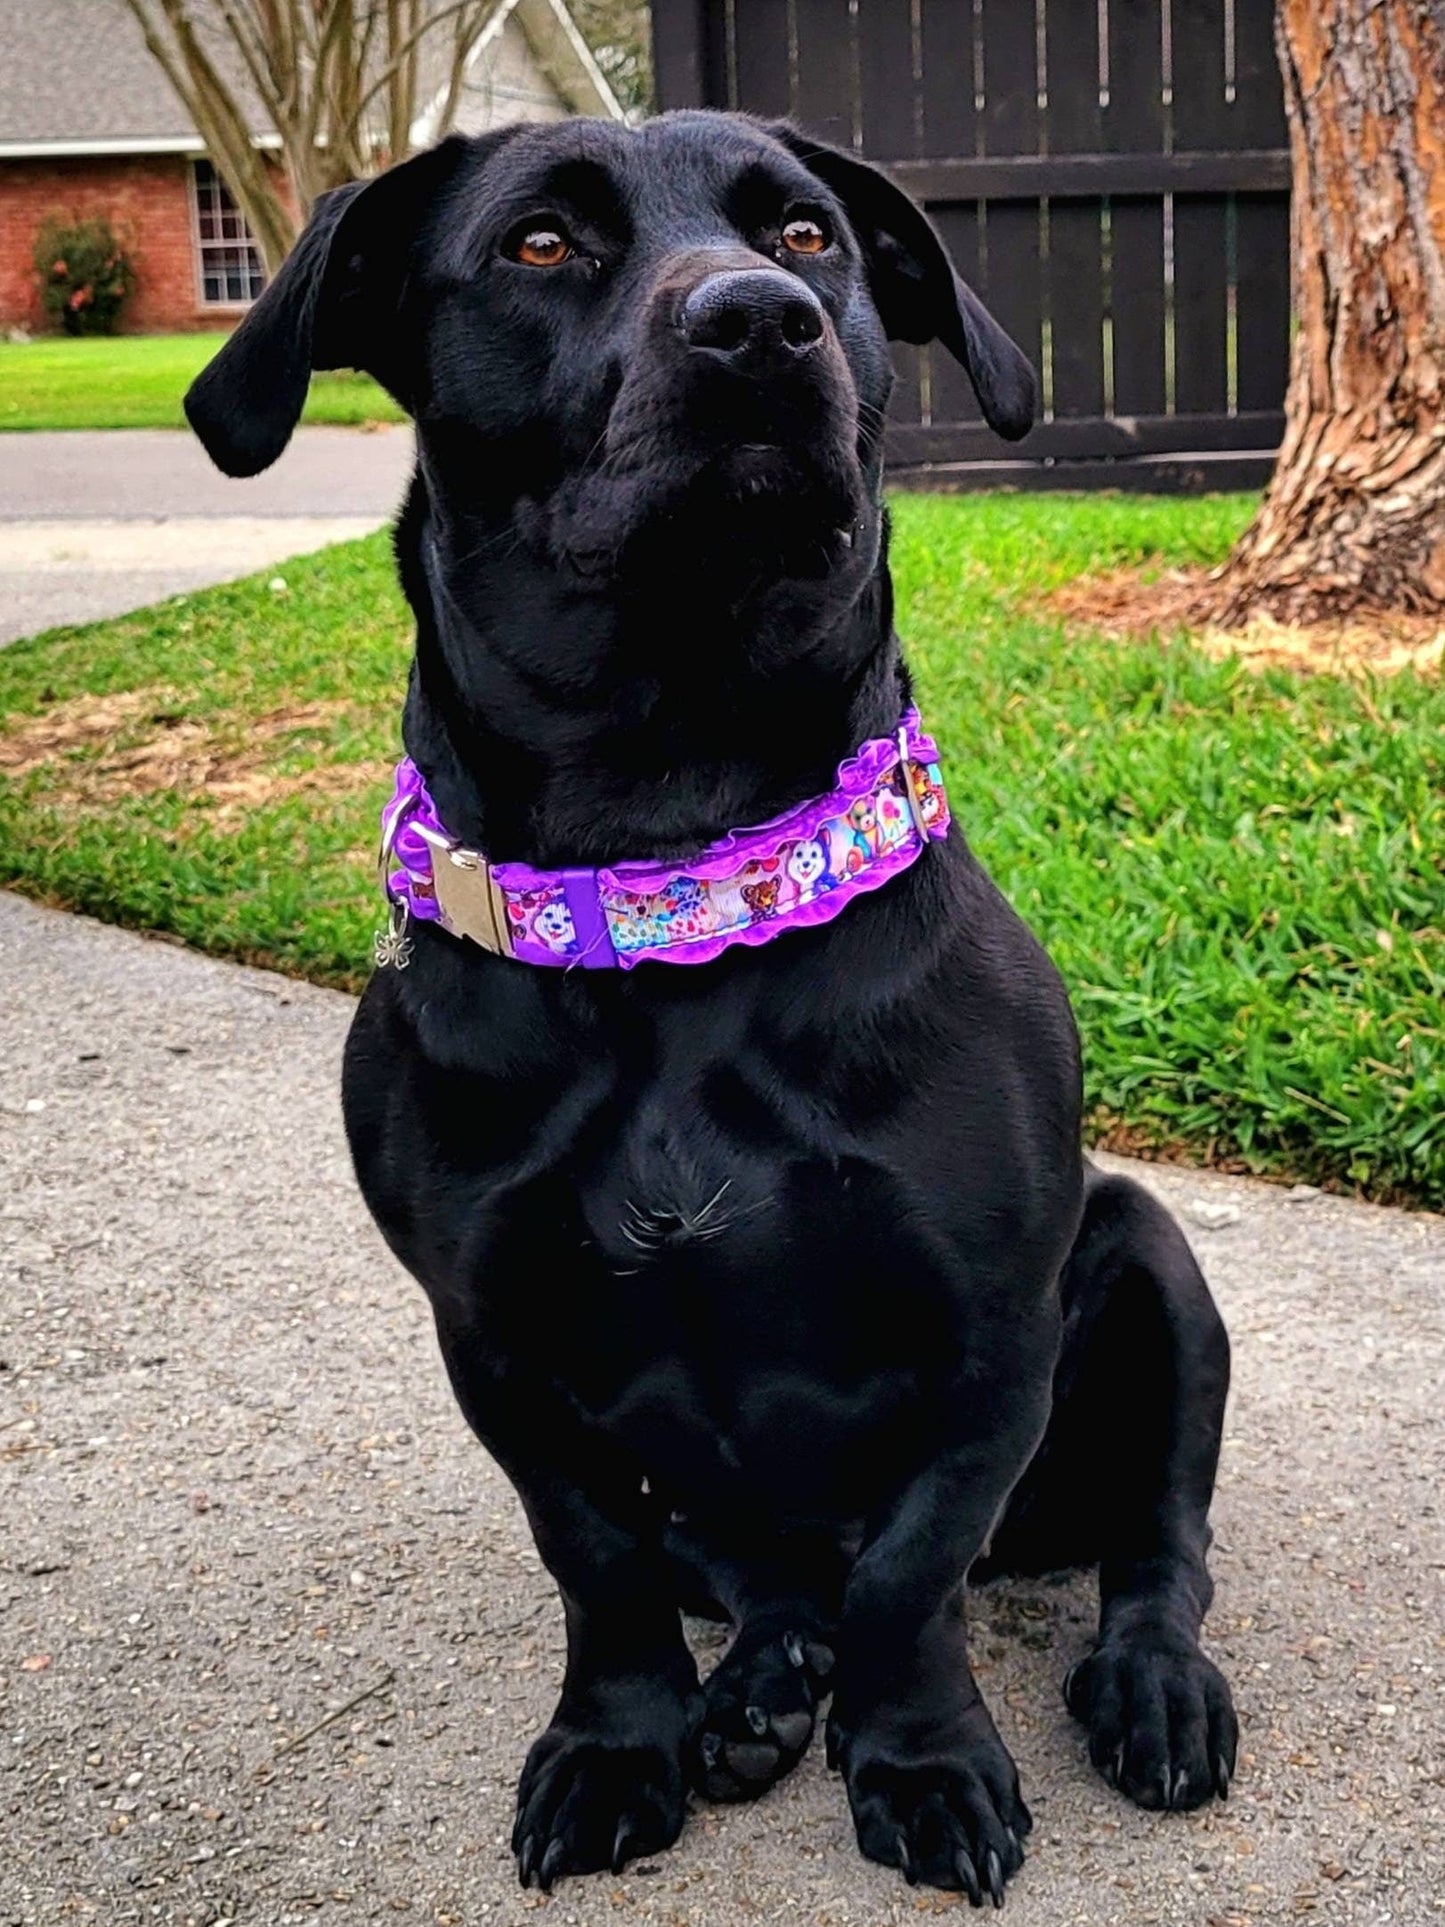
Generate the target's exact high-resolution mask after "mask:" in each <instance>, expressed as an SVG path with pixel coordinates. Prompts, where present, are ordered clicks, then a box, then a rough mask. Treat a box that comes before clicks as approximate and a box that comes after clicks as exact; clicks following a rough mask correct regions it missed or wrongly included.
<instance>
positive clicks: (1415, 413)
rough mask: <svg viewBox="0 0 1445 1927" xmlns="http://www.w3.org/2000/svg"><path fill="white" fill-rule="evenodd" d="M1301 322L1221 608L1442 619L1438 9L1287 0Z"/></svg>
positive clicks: (1442, 112)
mask: <svg viewBox="0 0 1445 1927" xmlns="http://www.w3.org/2000/svg"><path fill="white" fill-rule="evenodd" d="M1275 38H1276V44H1277V46H1278V51H1279V59H1280V66H1281V68H1282V70H1283V73H1284V82H1285V102H1286V107H1287V110H1288V115H1289V128H1290V148H1291V152H1292V156H1293V164H1294V201H1293V210H1294V211H1293V225H1294V237H1293V241H1294V308H1295V315H1296V319H1297V323H1298V333H1297V335H1296V337H1295V343H1294V354H1293V363H1292V367H1291V373H1290V388H1289V398H1288V401H1287V403H1286V410H1287V422H1286V428H1285V437H1284V444H1283V446H1282V448H1281V449H1280V454H1279V461H1278V463H1277V465H1276V468H1275V471H1274V477H1273V480H1272V481H1271V483H1270V486H1269V489H1268V491H1267V493H1266V495H1265V498H1264V501H1263V503H1262V504H1261V506H1260V509H1259V513H1258V514H1257V516H1256V517H1255V520H1254V522H1253V523H1252V524H1251V526H1250V528H1249V529H1248V530H1247V531H1246V533H1245V534H1244V536H1243V537H1242V539H1241V541H1240V543H1239V545H1238V547H1237V548H1236V550H1235V552H1234V554H1233V556H1232V557H1231V558H1230V560H1229V562H1228V563H1227V564H1226V565H1225V568H1224V570H1223V571H1222V573H1221V576H1220V579H1219V585H1218V588H1219V595H1220V601H1221V606H1220V611H1219V617H1220V619H1221V620H1222V621H1223V622H1225V623H1227V624H1229V625H1231V626H1234V625H1238V624H1239V623H1240V622H1242V621H1244V620H1245V619H1246V618H1247V617H1248V616H1250V615H1252V614H1256V613H1268V614H1270V615H1274V616H1277V617H1283V618H1285V619H1294V620H1305V621H1309V620H1317V619H1320V618H1329V617H1332V616H1340V615H1345V614H1348V613H1350V612H1351V611H1353V610H1359V609H1373V610H1404V611H1412V612H1417V613H1435V612H1442V613H1445V416H1442V404H1445V7H1442V6H1441V4H1440V0H1280V3H1279V8H1278V12H1277V15H1276V21H1275Z"/></svg>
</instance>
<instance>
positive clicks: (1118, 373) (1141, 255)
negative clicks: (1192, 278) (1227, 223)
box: [1109, 194, 1164, 415]
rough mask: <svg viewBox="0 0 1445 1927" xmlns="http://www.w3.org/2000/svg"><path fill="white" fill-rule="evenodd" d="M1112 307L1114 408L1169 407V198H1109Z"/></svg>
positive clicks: (1146, 411)
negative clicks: (1166, 277)
mask: <svg viewBox="0 0 1445 1927" xmlns="http://www.w3.org/2000/svg"><path fill="white" fill-rule="evenodd" d="M1109 230H1110V236H1109V260H1110V268H1109V284H1110V292H1109V307H1110V314H1111V317H1112V320H1113V335H1114V413H1115V414H1116V415H1162V414H1163V413H1164V203H1163V201H1162V200H1161V199H1160V198H1159V196H1158V195H1157V194H1148V195H1145V194H1140V195H1124V194H1116V195H1115V196H1114V198H1113V200H1112V201H1111V202H1110V203H1109Z"/></svg>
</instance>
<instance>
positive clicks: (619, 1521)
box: [438, 1319, 702, 1892]
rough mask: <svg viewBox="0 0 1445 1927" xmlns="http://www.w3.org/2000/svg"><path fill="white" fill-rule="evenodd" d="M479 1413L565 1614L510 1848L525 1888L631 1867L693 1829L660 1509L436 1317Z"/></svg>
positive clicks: (697, 1701) (598, 1443) (526, 1383)
mask: <svg viewBox="0 0 1445 1927" xmlns="http://www.w3.org/2000/svg"><path fill="white" fill-rule="evenodd" d="M438 1330H439V1334H440V1337H441V1345H442V1355H443V1357H444V1358H445V1360H446V1364H447V1370H448V1372H449V1373H450V1375H451V1380H452V1384H453V1386H454V1388H455V1390H456V1393H457V1397H458V1400H459V1402H460V1404H461V1407H462V1410H463V1412H464V1413H465V1414H466V1417H467V1420H468V1422H469V1424H470V1425H471V1427H472V1429H473V1431H474V1432H476V1434H477V1436H478V1437H479V1438H480V1439H481V1441H482V1443H483V1444H484V1445H485V1446H486V1447H487V1449H488V1451H490V1452H491V1454H492V1456H493V1457H494V1458H495V1459H496V1460H497V1461H498V1463H499V1464H500V1465H501V1467H502V1469H503V1470H504V1471H505V1472H506V1474H507V1476H508V1477H509V1478H510V1480H511V1481H512V1484H513V1485H514V1486H515V1487H516V1490H517V1493H518V1496H519V1497H520V1499H521V1501H522V1504H523V1506H524V1507H525V1509H526V1513H527V1518H528V1521H529V1523H530V1525H531V1528H532V1534H533V1537H534V1538H535V1540H536V1543H537V1550H538V1552H539V1553H540V1554H541V1556H542V1560H543V1562H544V1564H545V1565H546V1567H547V1569H548V1571H549V1572H550V1573H551V1574H552V1577H553V1578H554V1579H555V1580H556V1582H557V1589H558V1591H559V1592H560V1594H561V1596H562V1606H563V1610H564V1613H565V1615H566V1622H567V1672H566V1677H565V1680H564V1683H563V1686H562V1694H561V1698H560V1699H559V1700H558V1702H557V1708H556V1711H555V1712H554V1713H553V1715H552V1721H551V1724H550V1725H549V1726H548V1727H547V1729H546V1731H545V1732H544V1733H543V1734H542V1735H541V1737H540V1738H539V1739H538V1740H537V1741H536V1742H535V1744H534V1745H533V1747H532V1749H531V1751H530V1752H529V1753H528V1755H527V1761H526V1764H525V1766H524V1767H523V1769H522V1777H521V1781H520V1784H519V1786H518V1789H517V1819H516V1825H515V1827H514V1828H513V1832H512V1850H513V1852H514V1853H515V1854H516V1856H517V1871H518V1874H519V1875H520V1877H521V1881H522V1885H523V1886H524V1887H526V1886H530V1885H531V1882H532V1880H533V1878H534V1877H535V1878H536V1880H537V1882H538V1884H539V1885H540V1886H541V1887H542V1889H543V1890H544V1892H545V1891H547V1890H549V1889H550V1888H551V1886H552V1884H553V1882H554V1881H555V1880H557V1879H559V1878H560V1877H561V1876H562V1875H564V1874H573V1873H594V1872H598V1871H600V1870H602V1869H604V1868H611V1869H612V1871H613V1872H614V1873H615V1872H618V1871H620V1870H621V1868H622V1866H623V1865H624V1864H625V1863H626V1862H627V1861H628V1860H631V1859H635V1858H637V1857H638V1856H639V1855H646V1854H650V1853H658V1852H660V1851H661V1850H662V1849H663V1848H664V1847H669V1846H671V1845H672V1843H673V1841H674V1840H676V1838H677V1836H678V1834H679V1833H680V1832H681V1830H682V1821H683V1812H684V1803H685V1798H686V1781H685V1776H684V1764H683V1762H684V1754H685V1751H686V1748H687V1744H688V1740H689V1737H690V1735H691V1732H692V1730H693V1728H694V1727H695V1726H696V1724H697V1721H698V1719H699V1718H700V1716H701V1710H702V1699H701V1695H700V1693H699V1691H698V1680H697V1668H696V1666H695V1665H694V1663H693V1660H692V1657H691V1655H690V1654H689V1652H688V1650H687V1647H686V1645H685V1644H684V1642H683V1638H682V1626H681V1620H680V1618H679V1614H678V1609H677V1603H676V1595H675V1592H674V1591H673V1590H672V1589H671V1588H669V1586H668V1585H667V1583H666V1580H665V1577H664V1569H663V1562H662V1551H661V1528H660V1523H659V1521H658V1520H657V1519H656V1517H655V1516H654V1511H653V1508H652V1507H651V1506H650V1505H649V1503H648V1501H647V1500H646V1499H645V1498H644V1496H643V1494H642V1491H641V1487H640V1482H639V1480H638V1479H637V1477H636V1475H635V1473H634V1471H633V1470H632V1468H631V1467H630V1466H629V1464H628V1463H627V1461H626V1459H625V1456H624V1455H622V1454H620V1453H614V1450H613V1449H612V1448H611V1447H610V1446H609V1445H608V1443H607V1441H605V1440H601V1439H599V1438H598V1437H597V1435H596V1434H595V1433H592V1432H590V1431H589V1430H588V1429H587V1428H585V1427H584V1426H583V1425H582V1424H581V1423H580V1421H579V1420H578V1418H577V1416H576V1412H575V1409H574V1408H572V1407H571V1406H570V1404H569V1403H568V1402H567V1401H565V1400H563V1399H562V1398H560V1397H559V1396H557V1394H556V1393H555V1392H554V1391H553V1389H552V1388H551V1387H550V1386H549V1385H547V1384H546V1383H545V1382H543V1381H541V1380H540V1379H538V1378H535V1377H533V1376H532V1375H531V1374H529V1373H522V1372H519V1371H516V1370H514V1369H512V1368H510V1367H509V1366H508V1365H507V1363H506V1362H505V1361H503V1360H500V1359H498V1358H497V1357H496V1355H495V1354H494V1353H492V1352H491V1351H490V1350H489V1349H488V1348H487V1347H486V1346H485V1345H484V1344H483V1343H482V1342H480V1340H479V1339H478V1337H477V1335H476V1334H474V1333H467V1332H465V1331H460V1330H455V1329H453V1330H448V1329H446V1328H445V1326H444V1324H443V1321H442V1320H440V1319H439V1320H438Z"/></svg>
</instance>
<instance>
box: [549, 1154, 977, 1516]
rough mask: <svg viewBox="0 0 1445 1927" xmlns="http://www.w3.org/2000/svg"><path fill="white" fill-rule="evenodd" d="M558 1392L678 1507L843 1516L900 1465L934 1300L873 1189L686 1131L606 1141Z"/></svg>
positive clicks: (862, 1173)
mask: <svg viewBox="0 0 1445 1927" xmlns="http://www.w3.org/2000/svg"><path fill="white" fill-rule="evenodd" d="M579 1202H580V1205H581V1210H582V1217H583V1222H584V1224H585V1226H586V1233H587V1238H588V1251H587V1257H588V1265H587V1282H586V1283H585V1284H584V1285H583V1286H582V1288H581V1289H580V1291H579V1293H578V1301H577V1303H576V1306H575V1315H574V1316H571V1317H569V1319H568V1321H567V1333H566V1338H565V1341H564V1342H562V1343H561V1344H560V1345H559V1344H557V1343H556V1342H555V1341H554V1347H553V1349H554V1357H555V1364H554V1370H556V1372H557V1374H558V1377H559V1378H560V1379H561V1380H562V1382H563V1383H564V1384H565V1385H566V1386H567V1388H568V1390H569V1392H570V1394H571V1396H572V1397H573V1398H575V1399H576V1400H577V1401H578V1402H579V1403H580V1404H581V1405H582V1406H583V1408H584V1409H585V1410H586V1411H587V1412H588V1414H589V1415H590V1416H591V1418H592V1419H593V1420H594V1422H596V1423H598V1424H600V1425H601V1426H602V1427H603V1428H604V1429H606V1430H607V1431H609V1432H611V1433H613V1434H614V1435H616V1436H619V1437H621V1438H623V1439H624V1440H625V1441H626V1442H627V1443H628V1445H629V1446H630V1447H631V1449H632V1450H633V1451H634V1453H635V1454H636V1456H637V1458H638V1459H639V1461H640V1462H641V1463H642V1465H643V1466H644V1467H645V1468H647V1470H648V1474H649V1476H650V1478H651V1479H652V1480H653V1483H654V1484H656V1485H657V1486H658V1487H659V1489H660V1490H672V1491H674V1492H675V1493H677V1494H678V1495H680V1496H681V1497H682V1498H683V1499H685V1500H686V1502H687V1503H689V1504H693V1503H706V1502H707V1501H708V1500H709V1499H716V1500H718V1501H719V1502H726V1501H727V1500H728V1499H729V1498H730V1497H734V1496H736V1497H742V1496H746V1498H747V1499H748V1501H749V1502H751V1503H755V1504H763V1505H767V1506H769V1507H770V1508H775V1509H776V1510H778V1511H779V1512H782V1513H786V1514H793V1515H806V1516H828V1515H840V1514H841V1515H846V1516H853V1515H854V1514H856V1512H857V1511H858V1510H859V1509H860V1507H866V1504H867V1502H868V1500H869V1498H870V1496H871V1495H872V1493H873V1492H874V1490H875V1489H876V1488H877V1487H878V1486H879V1484H880V1482H884V1483H886V1481H887V1480H888V1479H889V1478H890V1477H891V1476H893V1474H894V1473H895V1472H896V1470H897V1455H898V1452H899V1451H901V1450H902V1449H903V1446H904V1441H906V1442H907V1446H908V1448H909V1449H910V1450H916V1448H917V1445H918V1442H919V1439H920V1437H921V1435H922V1432H923V1429H924V1428H923V1426H922V1424H921V1423H920V1421H921V1420H922V1419H923V1417H924V1411H925V1408H926V1406H927V1403H928V1398H929V1388H930V1385H931V1383H932V1381H933V1379H934V1378H935V1376H936V1371H937V1365H938V1352H937V1349H936V1348H932V1349H931V1348H930V1347H929V1344H928V1336H927V1334H928V1330H929V1327H930V1324H931V1323H932V1322H934V1316H935V1314H936V1310H937V1306H938V1303H939V1301H940V1300H941V1299H942V1298H943V1297H944V1296H945V1295H946V1289H947V1287H946V1281H944V1280H943V1279H941V1278H939V1277H938V1276H936V1275H935V1274H934V1273H933V1272H932V1270H931V1267H930V1265H929V1262H928V1261H927V1260H926V1259H925V1258H924V1256H923V1255H922V1253H921V1252H918V1251H914V1250H913V1249H912V1248H911V1243H910V1240H909V1239H908V1238H907V1237H905V1236H900V1234H899V1232H898V1230H897V1226H898V1224H899V1222H900V1220H901V1218H902V1217H903V1211H902V1206H901V1200H898V1199H894V1198H892V1197H891V1196H890V1185H889V1180H888V1178H887V1175H886V1174H884V1173H881V1172H879V1171H877V1170H875V1169H871V1168H869V1167H867V1166H865V1165H863V1164H861V1163H859V1162H858V1161H857V1160H854V1161H852V1162H851V1163H845V1164H843V1165H841V1166H840V1165H839V1163H838V1162H837V1161H829V1160H823V1159H819V1158H817V1157H815V1156H808V1155H805V1154H804V1153H803V1152H802V1151H801V1150H798V1151H794V1152H789V1153H785V1154H783V1155H779V1154H778V1152H777V1150H776V1148H774V1150H773V1152H772V1153H771V1154H770V1155H767V1156H760V1155H758V1154H756V1153H753V1154H747V1153H745V1152H744V1151H743V1150H741V1149H740V1148H739V1147H738V1146H736V1145H735V1144H734V1145H733V1146H731V1148H730V1154H726V1155H725V1154H723V1152H722V1150H721V1146H720V1143H719V1140H717V1139H716V1138H715V1137H713V1136H712V1134H711V1133H709V1132H706V1131H702V1130H699V1131H697V1132H689V1131H686V1130H676V1129H675V1130H673V1131H672V1132H671V1133H666V1132H663V1133H659V1132H658V1131H657V1130H656V1129H655V1128H652V1127H650V1126H647V1125H643V1126H642V1127H641V1135H640V1137H639V1139H638V1141H637V1142H629V1140H628V1135H627V1133H626V1132H623V1133H622V1134H620V1136H619V1139H618V1143H617V1147H616V1155H615V1157H613V1158H611V1159H609V1160H607V1161H605V1163H604V1164H603V1165H602V1166H601V1167H599V1168H598V1169H597V1170H596V1171H595V1172H593V1173H591V1174H589V1177H588V1178H586V1179H584V1180H583V1182H582V1184H581V1185H580V1188H579Z"/></svg>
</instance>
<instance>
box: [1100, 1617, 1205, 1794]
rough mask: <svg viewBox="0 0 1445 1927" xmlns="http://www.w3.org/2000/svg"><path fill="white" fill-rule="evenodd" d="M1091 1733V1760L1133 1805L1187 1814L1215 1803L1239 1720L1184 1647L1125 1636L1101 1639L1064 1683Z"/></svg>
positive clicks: (1185, 1643) (1198, 1658)
mask: <svg viewBox="0 0 1445 1927" xmlns="http://www.w3.org/2000/svg"><path fill="white" fill-rule="evenodd" d="M1064 1702H1065V1704H1066V1705H1067V1707H1068V1709H1069V1711H1070V1712H1071V1713H1072V1714H1073V1715H1074V1718H1075V1719H1077V1720H1082V1721H1083V1722H1084V1724H1085V1725H1086V1726H1087V1727H1088V1729H1089V1757H1090V1758H1091V1759H1092V1760H1093V1762H1094V1765H1095V1766H1096V1767H1098V1769H1099V1771H1100V1772H1101V1773H1102V1774H1103V1775H1104V1778H1105V1779H1106V1780H1107V1781H1108V1782H1109V1784H1110V1785H1111V1786H1116V1787H1118V1788H1119V1789H1120V1790H1121V1791H1122V1792H1124V1793H1127V1794H1128V1796H1129V1798H1130V1799H1131V1800H1134V1801H1137V1803H1138V1804H1139V1805H1140V1806H1141V1807H1173V1808H1176V1809H1178V1810H1181V1811H1183V1810H1187V1809H1188V1808H1190V1807H1197V1806H1202V1805H1203V1804H1204V1802H1205V1801H1206V1800H1207V1799H1208V1798H1209V1796H1210V1795H1211V1794H1212V1793H1217V1794H1218V1795H1219V1797H1220V1798H1221V1799H1223V1798H1224V1797H1225V1796H1226V1795H1227V1794H1228V1792H1229V1782H1230V1779H1231V1777H1232V1776H1233V1773H1234V1756H1235V1748H1236V1746H1237V1744H1238V1739H1239V1722H1238V1721H1237V1720H1236V1718H1235V1716H1234V1702H1233V1700H1232V1699H1231V1697H1230V1692H1229V1687H1228V1685H1227V1684H1226V1683H1225V1679H1224V1676H1223V1674H1222V1673H1221V1672H1220V1671H1219V1668H1218V1667H1217V1666H1215V1665H1214V1664H1213V1663H1212V1662H1211V1661H1209V1660H1207V1659H1206V1658H1205V1657H1204V1655H1203V1653H1201V1652H1200V1650H1199V1648H1198V1646H1196V1645H1195V1644H1194V1642H1193V1640H1192V1639H1185V1638H1174V1637H1169V1636H1166V1635H1156V1634H1152V1633H1150V1632H1148V1631H1147V1630H1146V1631H1138V1632H1133V1633H1130V1634H1128V1635H1125V1636H1120V1637H1119V1638H1117V1639H1110V1640H1106V1641H1105V1643H1104V1644H1103V1645H1101V1646H1098V1647H1096V1648H1095V1650H1094V1651H1093V1652H1092V1653H1090V1655H1089V1657H1088V1658H1087V1659H1084V1660H1081V1661H1080V1662H1079V1664H1078V1665H1077V1666H1075V1667H1074V1668H1073V1670H1072V1671H1071V1672H1070V1673H1069V1676H1068V1678H1067V1679H1066V1680H1065V1681H1064Z"/></svg>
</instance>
